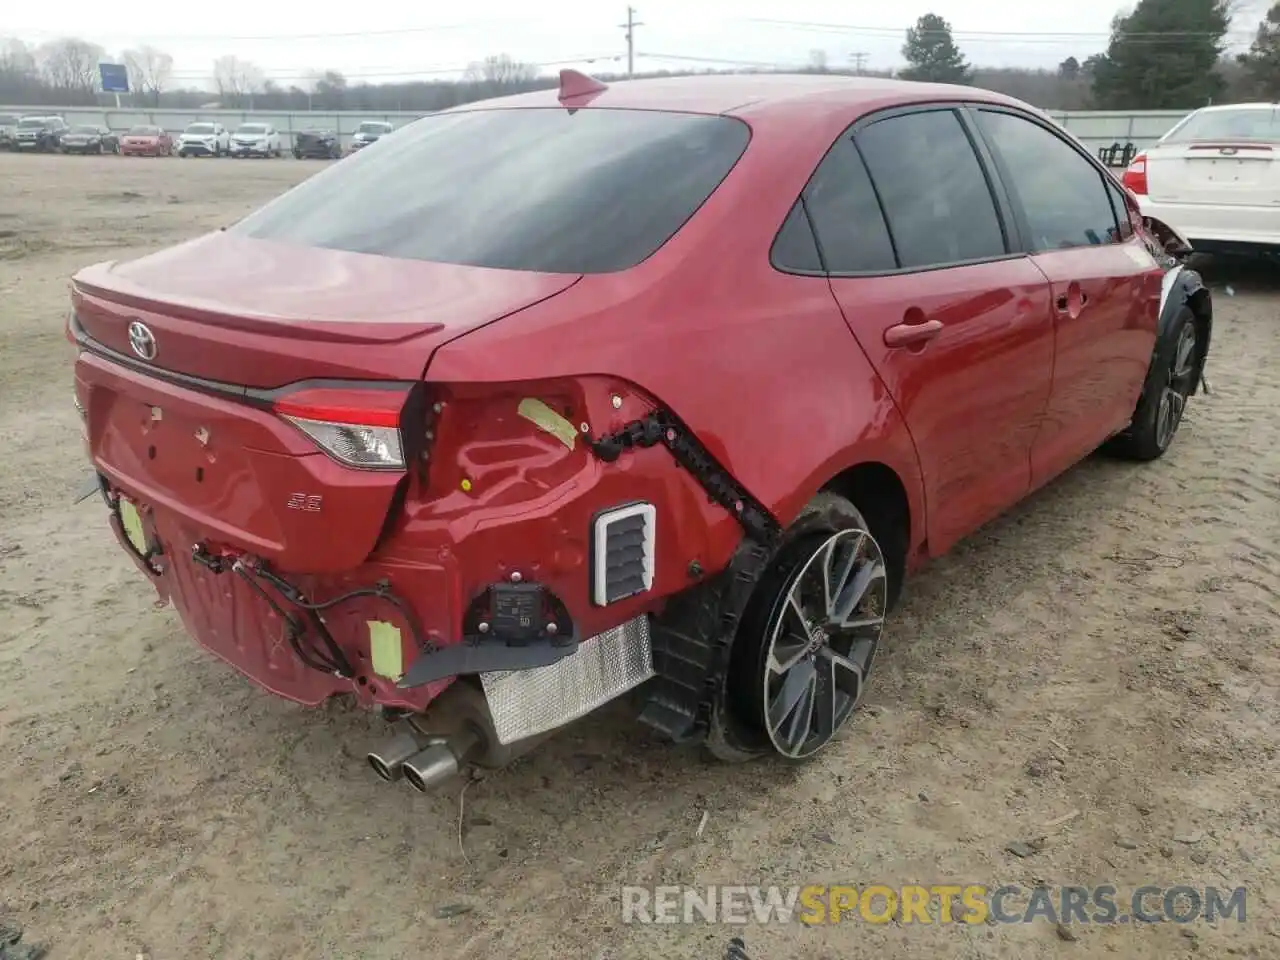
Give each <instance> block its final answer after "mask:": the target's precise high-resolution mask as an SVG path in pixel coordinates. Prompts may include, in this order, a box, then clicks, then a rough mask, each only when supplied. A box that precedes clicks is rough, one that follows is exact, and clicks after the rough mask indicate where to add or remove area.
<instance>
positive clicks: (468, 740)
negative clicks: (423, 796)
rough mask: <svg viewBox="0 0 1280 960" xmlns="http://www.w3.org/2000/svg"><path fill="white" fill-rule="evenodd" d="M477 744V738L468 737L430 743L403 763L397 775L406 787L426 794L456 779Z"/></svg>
mask: <svg viewBox="0 0 1280 960" xmlns="http://www.w3.org/2000/svg"><path fill="white" fill-rule="evenodd" d="M478 743H479V738H478V737H476V736H475V735H474V734H470V733H468V734H465V735H462V736H459V737H456V738H454V739H451V740H449V741H447V742H444V743H434V744H432V745H431V746H429V747H427V748H426V749H425V750H423V751H421V752H420V753H415V754H414V755H413V756H412V757H410V758H409V759H408V760H406V761H405V762H404V766H403V767H402V768H401V773H403V775H404V779H405V780H406V782H408V784H409V786H411V787H413V789H415V790H417V791H418V792H419V793H426V792H428V791H429V790H431V789H432V788H433V787H438V786H440V784H442V783H444V782H446V781H448V780H451V779H453V778H454V777H455V776H457V774H458V773H459V772H460V771H461V769H462V766H463V764H465V763H466V761H467V757H468V756H469V755H470V754H471V752H472V751H473V750H474V749H475V748H476V745H477V744H478Z"/></svg>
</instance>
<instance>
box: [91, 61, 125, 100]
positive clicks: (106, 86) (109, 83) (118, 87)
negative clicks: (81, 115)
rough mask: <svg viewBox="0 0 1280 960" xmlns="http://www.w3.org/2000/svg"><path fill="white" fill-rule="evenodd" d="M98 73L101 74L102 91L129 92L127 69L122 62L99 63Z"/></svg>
mask: <svg viewBox="0 0 1280 960" xmlns="http://www.w3.org/2000/svg"><path fill="white" fill-rule="evenodd" d="M98 73H99V74H101V76H102V92H103V93H128V92H129V71H128V70H127V69H126V68H125V65H124V64H123V63H100V64H98Z"/></svg>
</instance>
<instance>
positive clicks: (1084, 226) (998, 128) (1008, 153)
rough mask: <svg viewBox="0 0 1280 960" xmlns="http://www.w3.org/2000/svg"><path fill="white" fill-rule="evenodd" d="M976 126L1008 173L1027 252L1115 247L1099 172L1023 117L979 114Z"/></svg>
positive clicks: (1111, 217)
mask: <svg viewBox="0 0 1280 960" xmlns="http://www.w3.org/2000/svg"><path fill="white" fill-rule="evenodd" d="M978 123H979V124H980V125H981V127H982V131H983V134H984V135H985V136H986V137H987V139H988V140H989V141H991V145H992V149H994V150H995V151H996V153H998V154H999V156H1000V158H1001V160H1002V161H1003V163H1004V168H1005V170H1006V171H1008V179H1009V181H1010V183H1009V187H1010V190H1011V191H1012V193H1013V194H1014V197H1015V199H1016V200H1017V202H1018V203H1019V205H1020V206H1021V207H1022V209H1023V211H1024V213H1025V214H1026V218H1027V226H1028V227H1029V238H1028V239H1029V243H1030V247H1031V251H1032V252H1037V251H1047V250H1063V249H1070V248H1072V247H1086V246H1094V245H1097V244H1104V243H1115V242H1116V241H1117V239H1118V238H1119V227H1118V226H1117V224H1116V216H1115V212H1114V211H1113V210H1112V209H1111V199H1110V197H1109V196H1108V195H1107V189H1106V185H1105V184H1104V183H1103V177H1102V172H1101V171H1100V170H1098V168H1097V167H1095V166H1094V165H1093V164H1092V163H1091V162H1090V161H1089V160H1087V159H1086V158H1085V157H1084V156H1082V155H1081V154H1080V152H1079V151H1077V150H1076V149H1075V148H1074V147H1072V146H1071V145H1070V144H1068V143H1067V142H1066V141H1065V140H1063V139H1061V138H1060V137H1058V136H1056V135H1055V134H1053V133H1051V132H1050V131H1049V130H1047V129H1045V128H1044V127H1042V126H1040V124H1038V123H1033V122H1032V121H1030V120H1026V119H1024V118H1022V117H1017V116H1014V115H1013V114H1010V113H997V112H995V111H992V110H980V111H978Z"/></svg>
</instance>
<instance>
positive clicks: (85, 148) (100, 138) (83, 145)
mask: <svg viewBox="0 0 1280 960" xmlns="http://www.w3.org/2000/svg"><path fill="white" fill-rule="evenodd" d="M61 146H62V152H63V153H119V152H120V138H119V137H118V136H116V134H114V133H112V132H111V130H110V128H108V127H104V126H102V125H101V124H94V123H80V124H76V125H75V126H74V127H71V128H70V129H68V130H67V132H66V133H64V134H63V135H62V142H61Z"/></svg>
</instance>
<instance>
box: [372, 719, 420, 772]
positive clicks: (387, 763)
mask: <svg viewBox="0 0 1280 960" xmlns="http://www.w3.org/2000/svg"><path fill="white" fill-rule="evenodd" d="M421 751H422V743H421V742H420V741H419V740H418V738H417V737H415V736H414V735H413V734H412V733H409V732H408V731H405V732H403V733H398V734H396V735H395V736H394V737H392V738H391V739H390V740H388V741H387V742H386V743H385V744H383V745H382V747H380V748H379V749H377V750H374V751H372V752H371V753H370V754H369V757H368V760H369V766H371V767H372V768H373V772H374V773H376V774H377V775H378V776H379V777H381V778H382V779H383V780H385V781H387V783H395V782H396V781H397V780H399V779H400V778H401V777H403V776H404V762H405V761H406V760H408V759H409V758H410V757H412V756H413V755H414V754H416V753H420V752H421Z"/></svg>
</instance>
